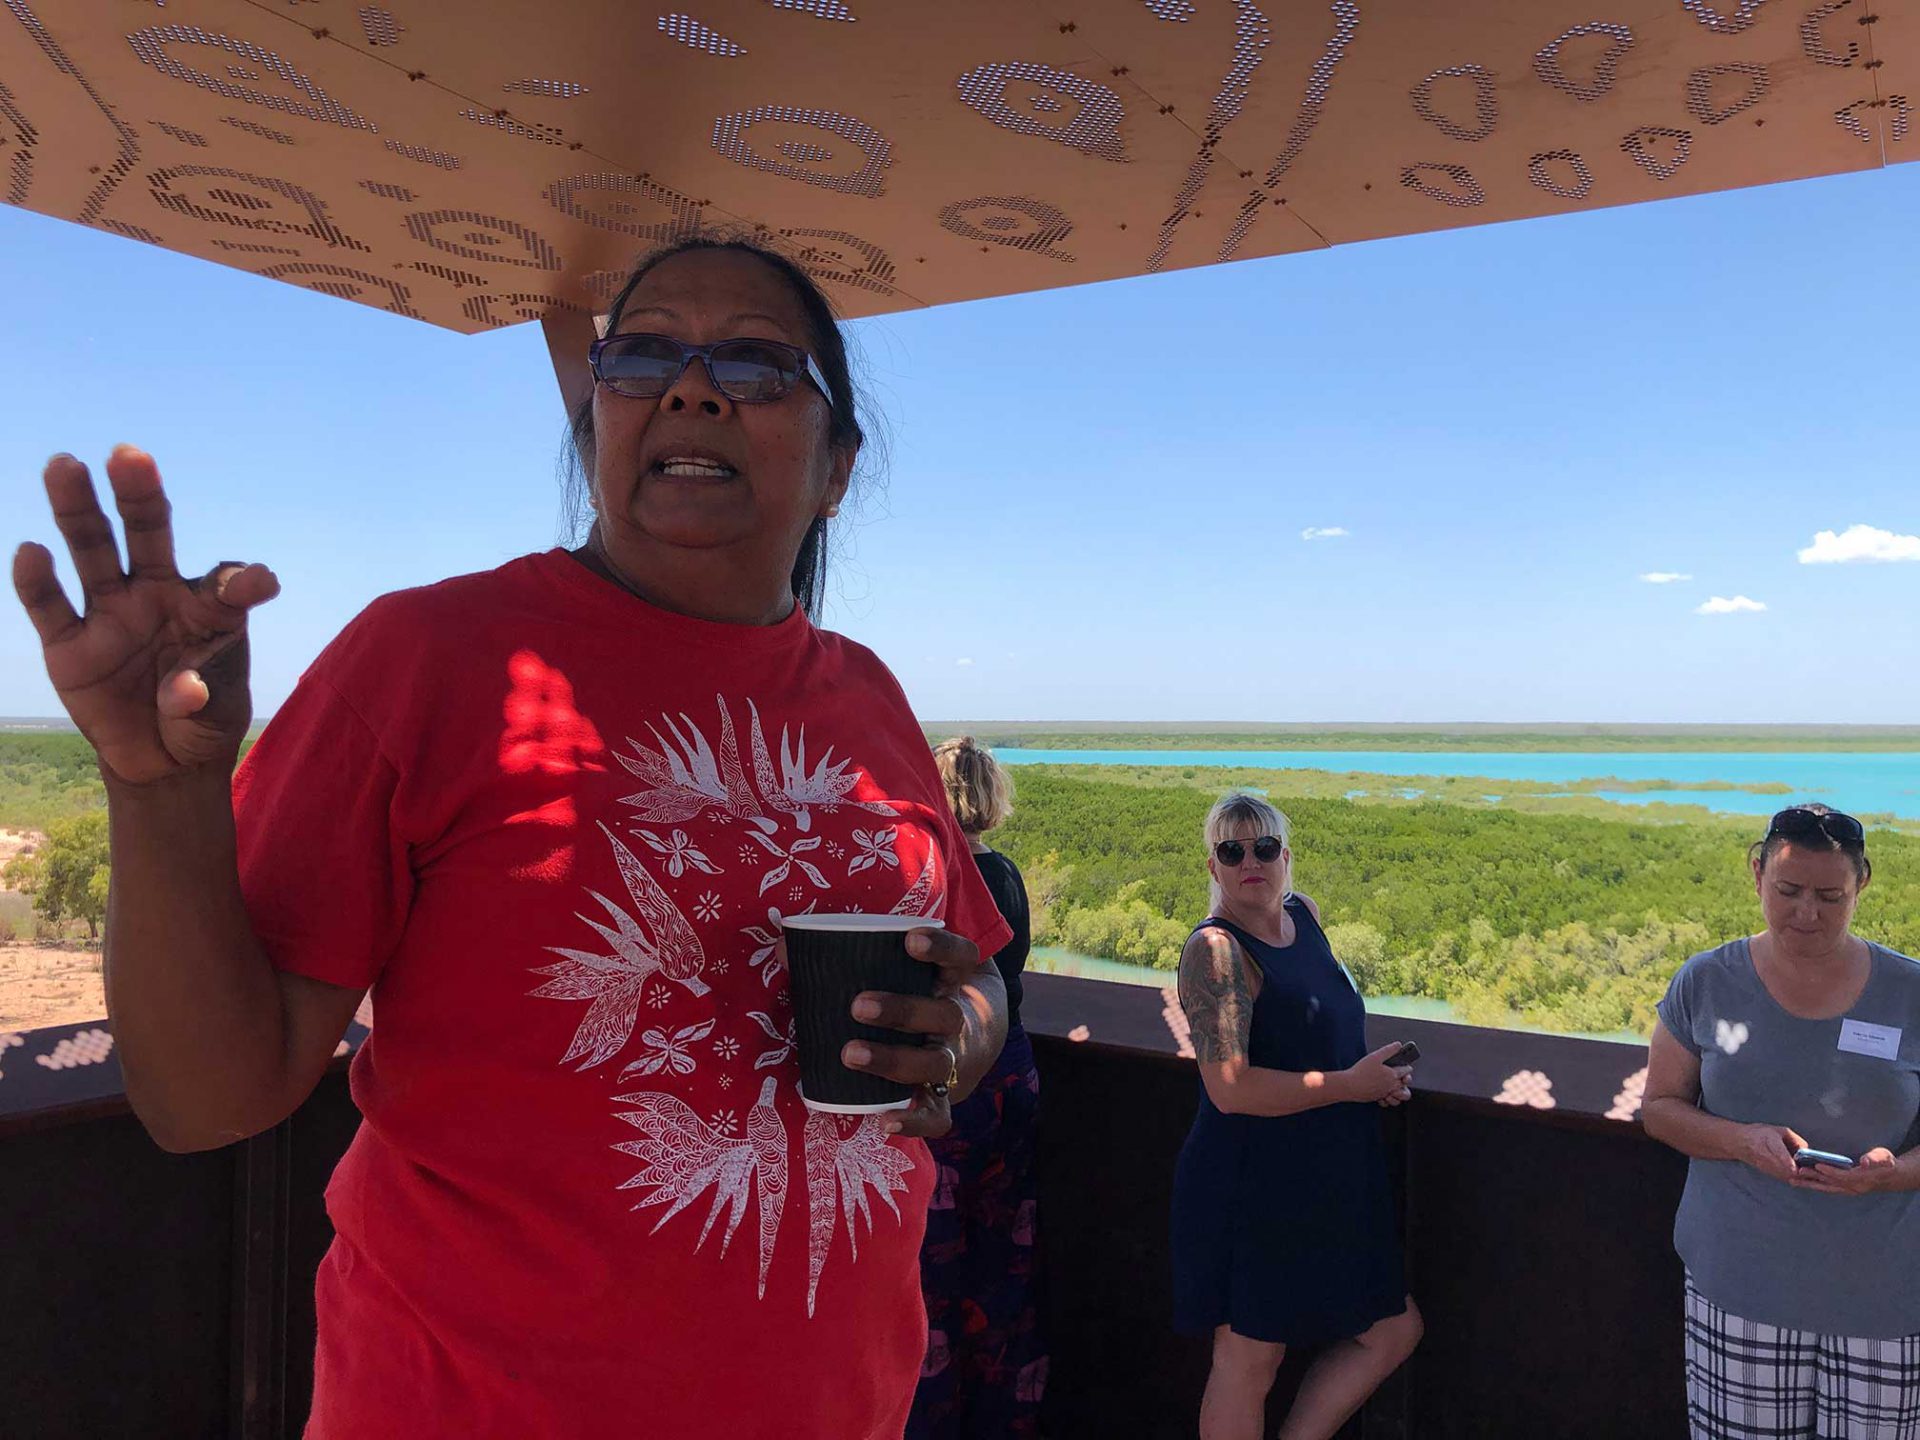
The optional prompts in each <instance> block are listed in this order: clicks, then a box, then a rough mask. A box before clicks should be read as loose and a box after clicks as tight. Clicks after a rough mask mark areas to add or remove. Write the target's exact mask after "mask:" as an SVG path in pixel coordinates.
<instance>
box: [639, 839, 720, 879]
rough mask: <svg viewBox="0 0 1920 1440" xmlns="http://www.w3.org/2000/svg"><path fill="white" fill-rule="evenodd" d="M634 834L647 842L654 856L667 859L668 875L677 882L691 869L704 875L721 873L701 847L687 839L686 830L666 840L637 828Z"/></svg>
mask: <svg viewBox="0 0 1920 1440" xmlns="http://www.w3.org/2000/svg"><path fill="white" fill-rule="evenodd" d="M634 833H635V834H637V835H638V836H639V837H640V838H641V839H642V840H644V841H646V842H647V848H648V849H649V850H651V851H653V853H654V854H656V855H662V856H665V857H666V864H667V874H669V875H671V876H672V877H673V878H674V879H676V880H678V879H679V878H680V877H681V876H682V875H684V874H686V873H687V871H688V870H689V869H694V870H698V871H699V872H700V873H701V874H702V875H718V874H719V873H720V867H719V866H718V865H716V864H714V863H713V862H712V861H711V860H709V859H708V858H707V857H706V855H705V854H704V853H703V852H702V851H701V850H700V849H699V847H698V846H696V845H695V844H694V843H693V841H691V840H689V839H688V838H687V832H686V831H684V830H675V831H674V832H673V833H672V834H671V835H669V836H667V837H666V839H664V840H663V839H661V838H660V837H659V836H658V835H656V834H654V833H653V831H651V830H641V829H639V828H637V827H636V828H635V831H634Z"/></svg>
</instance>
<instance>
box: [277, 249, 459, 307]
mask: <svg viewBox="0 0 1920 1440" xmlns="http://www.w3.org/2000/svg"><path fill="white" fill-rule="evenodd" d="M259 273H260V274H262V275H264V276H266V278H267V279H269V280H291V281H293V282H294V283H296V284H300V285H304V286H306V287H307V289H309V290H318V291H320V292H321V293H322V294H325V295H333V296H336V297H338V298H339V299H342V300H356V301H359V302H360V303H361V304H363V305H369V304H374V303H376V302H375V301H373V300H371V299H369V298H368V292H369V291H371V292H372V293H373V294H374V295H384V296H385V297H386V303H385V304H384V305H382V306H381V307H380V308H381V309H383V310H386V311H388V312H390V313H391V314H394V315H405V316H406V317H407V318H408V319H410V320H421V319H425V318H426V317H425V316H423V315H421V314H420V312H419V311H417V310H415V309H414V308H413V296H412V294H411V292H409V291H408V289H407V287H406V286H404V285H401V284H399V283H398V282H396V281H393V280H388V279H386V278H384V277H382V276H379V275H369V274H368V273H367V272H366V271H364V270H354V269H351V268H349V267H348V266H345V265H329V264H325V263H322V262H320V261H316V260H292V261H288V262H287V263H285V264H281V265H269V266H267V267H266V268H265V269H263V270H261V271H260V272H259Z"/></svg>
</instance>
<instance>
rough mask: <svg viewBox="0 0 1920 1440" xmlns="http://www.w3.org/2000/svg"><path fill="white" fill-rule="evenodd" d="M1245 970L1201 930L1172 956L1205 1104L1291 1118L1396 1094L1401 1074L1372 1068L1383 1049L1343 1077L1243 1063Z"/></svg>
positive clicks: (1247, 999) (1248, 979) (1225, 938)
mask: <svg viewBox="0 0 1920 1440" xmlns="http://www.w3.org/2000/svg"><path fill="white" fill-rule="evenodd" d="M1252 970H1253V967H1252V966H1251V965H1250V964H1249V962H1248V961H1247V959H1246V957H1245V955H1244V954H1242V953H1241V949H1240V944H1239V942H1238V941H1237V940H1235V939H1234V938H1233V937H1232V936H1231V935H1229V934H1227V933H1226V932H1225V931H1224V930H1216V929H1212V928H1208V929H1205V930H1201V931H1197V932H1196V933H1194V934H1193V935H1191V936H1189V937H1188V939H1187V945H1186V949H1184V950H1182V951H1181V952H1180V1008H1181V1009H1183V1010H1185V1011H1186V1012H1187V1026H1188V1028H1189V1029H1190V1030H1191V1031H1192V1035H1193V1055H1194V1059H1195V1060H1197V1061H1198V1062H1199V1065H1200V1079H1201V1083H1203V1084H1204V1085H1205V1086H1206V1087H1207V1098H1208V1099H1209V1100H1211V1101H1213V1103H1214V1105H1215V1106H1216V1107H1217V1108H1218V1109H1220V1110H1222V1111H1224V1112H1226V1113H1227V1114H1229V1115H1295V1114H1298V1113H1299V1112H1300V1111H1302V1110H1313V1109H1317V1108H1318V1107H1320V1106H1322V1105H1338V1104H1340V1103H1342V1102H1343V1101H1353V1100H1358V1101H1373V1100H1378V1099H1381V1098H1382V1097H1383V1096H1384V1095H1386V1094H1388V1093H1390V1092H1392V1091H1395V1090H1397V1089H1398V1088H1399V1087H1400V1084H1401V1080H1402V1079H1403V1078H1404V1075H1405V1073H1406V1072H1405V1071H1395V1070H1393V1069H1391V1068H1389V1067H1388V1066H1385V1065H1382V1064H1380V1063H1379V1060H1380V1057H1381V1056H1384V1055H1386V1054H1388V1053H1389V1052H1391V1051H1392V1050H1394V1049H1396V1048H1397V1047H1396V1046H1393V1045H1389V1046H1386V1047H1385V1048H1384V1049H1382V1050H1379V1051H1376V1052H1375V1053H1374V1054H1372V1055H1369V1056H1368V1057H1367V1058H1366V1059H1364V1060H1362V1061H1361V1062H1360V1063H1359V1064H1358V1065H1355V1066H1354V1067H1353V1068H1352V1069H1350V1070H1335V1071H1331V1072H1328V1071H1323V1070H1308V1071H1305V1072H1301V1071H1296V1070H1269V1069H1267V1068H1266V1067H1265V1066H1262V1065H1255V1064H1253V1063H1251V1061H1250V1060H1249V1059H1248V1043H1249V1038H1250V1036H1251V1035H1252V1032H1253V997H1254V982H1253V974H1252Z"/></svg>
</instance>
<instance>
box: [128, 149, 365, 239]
mask: <svg viewBox="0 0 1920 1440" xmlns="http://www.w3.org/2000/svg"><path fill="white" fill-rule="evenodd" d="M147 181H148V183H149V184H150V185H151V186H152V187H153V198H154V200H155V202H156V203H157V204H159V205H160V206H161V208H162V209H166V210H171V211H173V212H174V213H175V214H176V215H186V216H189V217H191V218H192V219H195V220H200V221H204V222H206V223H208V224H214V225H234V226H238V227H239V228H241V229H243V230H258V231H261V232H264V233H266V234H269V235H308V236H311V237H312V238H313V239H315V240H319V241H321V242H322V243H324V244H326V245H329V246H331V247H333V248H334V249H341V250H362V251H364V250H366V248H367V247H366V246H365V245H362V244H361V243H360V242H359V241H358V240H355V239H353V238H352V237H351V236H349V235H347V234H346V232H344V231H343V230H341V229H340V227H339V226H337V225H335V224H334V223H333V221H332V220H330V219H328V218H327V207H326V204H325V203H324V202H323V201H322V200H321V199H320V197H319V196H317V195H315V194H314V193H313V192H312V191H311V190H308V189H306V188H305V187H304V186H300V185H295V184H293V183H292V182H291V181H287V180H280V179H276V178H275V177H273V176H271V175H250V174H248V173H247V172H246V171H244V170H229V169H225V168H223V167H221V166H217V165H175V166H172V167H171V168H168V169H164V170H156V171H154V172H153V173H152V174H151V175H149V176H148V177H147Z"/></svg>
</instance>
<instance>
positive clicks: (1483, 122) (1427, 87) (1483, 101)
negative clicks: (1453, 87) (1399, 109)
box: [1413, 65, 1500, 141]
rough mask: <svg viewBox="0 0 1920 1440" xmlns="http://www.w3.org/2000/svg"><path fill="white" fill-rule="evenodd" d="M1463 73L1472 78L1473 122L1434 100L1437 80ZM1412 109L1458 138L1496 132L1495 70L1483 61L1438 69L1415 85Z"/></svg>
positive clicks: (1474, 138) (1475, 138) (1480, 137)
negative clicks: (1467, 122)
mask: <svg viewBox="0 0 1920 1440" xmlns="http://www.w3.org/2000/svg"><path fill="white" fill-rule="evenodd" d="M1457 76H1464V77H1466V78H1468V79H1470V80H1472V81H1473V115H1474V123H1473V124H1472V125H1462V124H1461V123H1460V122H1459V121H1458V120H1455V119H1453V118H1452V117H1451V116H1449V115H1448V114H1446V113H1445V112H1444V111H1443V110H1441V109H1440V108H1439V106H1437V105H1435V104H1434V103H1433V87H1434V84H1435V83H1436V82H1437V81H1440V80H1447V79H1452V78H1454V77H1457ZM1413 113H1414V114H1416V115H1418V116H1419V117H1420V118H1421V119H1422V120H1424V121H1426V122H1427V123H1428V124H1429V125H1432V126H1433V127H1434V128H1435V129H1437V130H1439V132H1440V133H1441V134H1442V135H1448V136H1451V137H1452V138H1453V139H1455V140H1469V141H1480V140H1484V139H1486V138H1487V137H1488V136H1489V135H1491V134H1493V131H1494V127H1495V126H1497V125H1498V124H1499V123H1500V95H1499V92H1498V91H1497V90H1496V89H1495V88H1494V79H1493V72H1492V71H1491V70H1489V69H1487V67H1486V66H1484V65H1449V66H1448V67H1447V68H1446V69H1444V70H1436V71H1434V72H1433V73H1432V74H1431V75H1429V76H1427V78H1426V79H1424V80H1422V81H1421V82H1420V83H1419V84H1418V85H1416V86H1414V87H1413Z"/></svg>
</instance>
